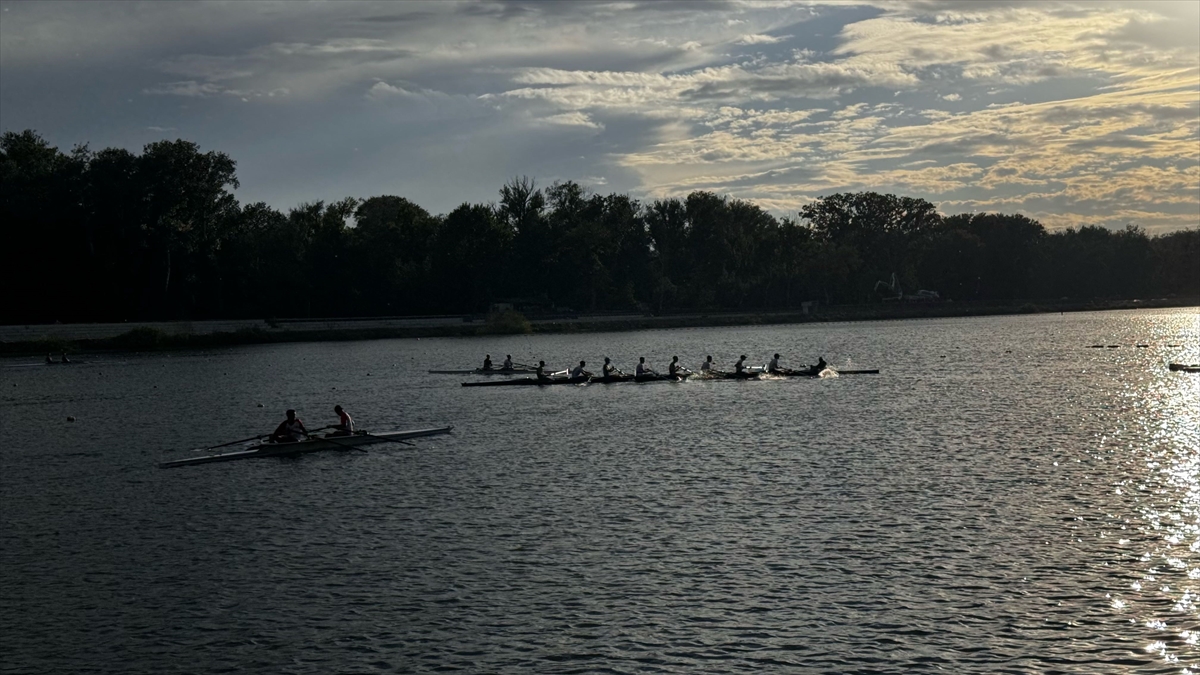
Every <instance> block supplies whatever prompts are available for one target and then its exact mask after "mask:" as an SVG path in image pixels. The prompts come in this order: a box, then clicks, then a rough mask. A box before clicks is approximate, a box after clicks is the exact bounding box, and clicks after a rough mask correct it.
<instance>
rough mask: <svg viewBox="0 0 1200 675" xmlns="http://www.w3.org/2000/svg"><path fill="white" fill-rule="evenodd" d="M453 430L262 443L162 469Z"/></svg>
mask: <svg viewBox="0 0 1200 675" xmlns="http://www.w3.org/2000/svg"><path fill="white" fill-rule="evenodd" d="M453 428H454V427H433V428H430V429H413V430H410V431H384V432H380V433H378V434H368V433H366V432H361V431H360V432H355V433H353V434H350V435H346V436H334V435H328V436H312V437H310V438H308V439H306V440H303V441H296V442H295V443H259V444H257V445H254V446H251V447H248V448H243V449H241V450H234V451H233V452H222V453H218V454H208V455H197V456H194V457H184V458H182V459H173V460H170V461H166V462H160V463H159V465H158V466H159V468H162V469H173V468H176V467H180V466H192V465H194V464H211V463H213V462H232V461H234V460H238V459H257V458H260V457H285V456H293V455H304V454H308V453H310V452H320V451H322V450H353V449H356V448H358V447H359V446H363V445H372V444H374V443H387V442H392V441H405V440H408V439H410V438H421V437H422V436H438V435H440V434H448V433H450V430H451V429H453Z"/></svg>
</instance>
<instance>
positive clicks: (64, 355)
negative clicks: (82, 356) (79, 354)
mask: <svg viewBox="0 0 1200 675" xmlns="http://www.w3.org/2000/svg"><path fill="white" fill-rule="evenodd" d="M62 362H63V363H70V362H71V359H68V358H67V353H66V352H63V358H62Z"/></svg>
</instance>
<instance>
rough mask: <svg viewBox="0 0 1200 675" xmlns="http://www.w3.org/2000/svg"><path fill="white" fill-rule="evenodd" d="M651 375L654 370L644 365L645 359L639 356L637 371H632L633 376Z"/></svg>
mask: <svg viewBox="0 0 1200 675" xmlns="http://www.w3.org/2000/svg"><path fill="white" fill-rule="evenodd" d="M653 373H654V369H653V368H651V367H650V366H648V365H646V357H644V356H639V357H638V364H637V370H635V371H633V374H634V375H651V374H653Z"/></svg>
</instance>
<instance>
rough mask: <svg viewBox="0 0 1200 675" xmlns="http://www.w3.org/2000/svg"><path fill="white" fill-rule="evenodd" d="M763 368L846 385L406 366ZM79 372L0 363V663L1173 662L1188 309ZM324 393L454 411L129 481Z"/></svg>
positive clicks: (1192, 393) (346, 669) (812, 666)
mask: <svg viewBox="0 0 1200 675" xmlns="http://www.w3.org/2000/svg"><path fill="white" fill-rule="evenodd" d="M1095 344H1103V345H1106V346H1107V345H1119V346H1118V347H1115V348H1107V347H1106V348H1102V349H1092V348H1089V345H1095ZM1139 344H1142V345H1147V346H1146V347H1138V346H1136V345H1139ZM1172 345H1176V346H1172ZM776 351H778V352H781V353H783V354H784V357H785V358H784V361H785V364H791V365H799V364H801V363H805V362H809V361H815V360H816V357H817V356H818V355H824V356H825V358H826V359H827V360H828V361H829V362H830V363H831V364H834V365H840V366H843V367H846V368H849V367H856V368H879V369H881V370H882V372H881V374H879V375H861V376H849V375H847V376H843V377H839V378H825V379H781V380H769V381H760V382H735V381H717V382H686V383H682V384H648V385H634V384H619V385H589V386H562V387H546V388H536V387H511V388H483V389H464V388H462V387H460V386H459V383H460V382H461V381H462V380H464V379H472V378H466V377H456V376H446V375H441V376H433V375H426V374H425V371H426V370H427V369H429V368H459V367H470V366H473V365H475V364H476V363H477V362H479V361H480V360H481V359H482V357H483V354H484V353H485V352H489V353H491V355H492V357H493V359H495V360H496V361H497V362H499V361H500V360H501V359H502V358H503V355H504V354H506V353H511V354H512V355H513V356H514V357H515V358H516V360H518V361H525V362H528V361H532V360H536V359H539V358H542V359H545V360H546V361H547V362H548V363H549V364H550V365H551V366H556V367H566V366H567V365H568V364H569V363H571V362H573V361H578V360H579V359H581V358H582V359H587V360H588V362H589V364H590V365H594V366H597V367H598V366H599V363H600V362H601V360H602V357H603V356H605V355H609V356H612V357H613V358H614V359H615V360H616V362H617V363H618V365H620V366H623V367H624V368H625V369H626V370H630V369H632V366H633V365H634V364H635V363H636V361H637V357H638V356H643V355H644V356H646V357H647V360H648V361H649V362H650V363H651V364H653V365H655V366H658V367H659V368H660V369H665V366H666V364H667V362H668V360H669V359H670V356H672V355H674V354H678V355H679V356H680V357H681V359H682V360H683V361H684V363H685V364H687V365H689V366H691V367H693V368H698V367H699V364H700V361H701V360H702V358H703V356H704V355H706V354H712V355H713V356H714V357H715V358H716V360H717V361H718V362H719V363H723V364H726V365H728V364H729V363H731V362H732V361H733V360H734V358H736V356H737V355H738V354H740V353H745V354H749V355H750V356H751V359H750V361H751V362H753V363H763V362H765V361H766V360H767V359H768V358H769V356H770V354H771V353H773V352H776ZM80 358H83V359H86V361H87V362H86V363H82V364H78V365H74V366H69V367H64V366H53V367H50V366H40V365H30V364H35V363H36V360H29V359H24V360H21V359H11V358H9V359H0V428H2V429H3V438H4V443H3V445H0V469H2V472H0V506H2V508H0V645H2V647H0V672H3V673H50V672H59V673H66V672H79V673H83V672H86V673H196V672H238V673H372V672H433V671H459V672H464V673H697V672H704V673H758V672H789V673H916V672H944V673H980V674H983V673H988V674H991V673H1035V672H1037V673H1041V672H1057V673H1114V672H1121V673H1124V672H1139V673H1160V672H1161V673H1176V674H1179V673H1198V672H1200V375H1188V374H1185V373H1179V372H1170V371H1168V369H1167V367H1166V366H1167V363H1168V362H1170V361H1188V362H1198V361H1200V311H1198V310H1196V309H1189V310H1155V311H1134V312H1107V313H1088V314H1068V315H1057V314H1056V315H1033V316H1016V317H993V318H977V319H954V320H921V321H897V322H875V323H841V324H824V325H813V324H808V325H799V326H770V327H747V328H719V329H717V328H714V329H682V330H667V331H644V332H632V333H610V334H588V335H555V336H517V337H497V338H477V339H422V340H380V341H364V342H350V343H322V344H287V345H272V346H254V347H244V348H236V349H223V350H213V351H197V352H183V353H170V354H127V355H116V354H104V355H96V356H93V355H83V356H81V357H80ZM335 403H341V404H342V405H343V406H345V407H346V408H347V409H348V410H349V411H350V412H351V414H353V415H354V416H355V418H356V421H357V422H358V424H359V426H360V427H362V428H365V429H368V430H375V431H382V430H389V429H403V428H418V427H427V426H440V425H446V424H452V425H454V427H455V429H454V432H453V434H452V435H449V436H439V437H433V438H426V439H420V440H418V441H416V442H415V443H416V446H415V447H403V446H394V445H393V446H371V447H370V449H369V452H367V453H358V452H329V453H318V454H315V455H308V456H304V457H301V458H294V459H266V460H255V461H246V462H233V463H226V464H212V465H206V466H198V467H189V468H184V469H175V470H161V469H158V468H157V467H156V463H157V462H158V461H160V460H162V459H170V458H175V457H179V456H183V455H185V454H187V452H186V449H187V448H196V447H203V446H208V445H214V444H216V443H219V442H223V441H229V440H234V439H238V438H242V437H246V436H250V435H252V434H255V433H265V432H268V431H270V430H271V429H272V428H274V426H275V425H276V424H277V423H278V422H279V420H280V419H282V412H283V410H284V409H285V408H296V409H297V410H299V412H300V417H301V418H302V419H304V420H305V422H306V423H307V424H308V425H309V426H310V427H315V426H322V425H325V424H331V423H333V422H334V421H335V417H334V414H333V412H332V410H331V408H332V406H333V404H335ZM259 404H262V406H263V407H258V406H259ZM68 416H74V417H75V418H76V421H75V422H67V421H66V419H67V417H68Z"/></svg>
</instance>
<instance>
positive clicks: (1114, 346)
mask: <svg viewBox="0 0 1200 675" xmlns="http://www.w3.org/2000/svg"><path fill="white" fill-rule="evenodd" d="M1120 346H1121V345H1109V346H1108V348H1109V349H1116V348H1117V347H1120Z"/></svg>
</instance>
